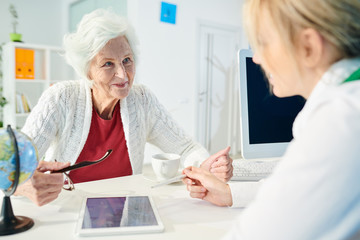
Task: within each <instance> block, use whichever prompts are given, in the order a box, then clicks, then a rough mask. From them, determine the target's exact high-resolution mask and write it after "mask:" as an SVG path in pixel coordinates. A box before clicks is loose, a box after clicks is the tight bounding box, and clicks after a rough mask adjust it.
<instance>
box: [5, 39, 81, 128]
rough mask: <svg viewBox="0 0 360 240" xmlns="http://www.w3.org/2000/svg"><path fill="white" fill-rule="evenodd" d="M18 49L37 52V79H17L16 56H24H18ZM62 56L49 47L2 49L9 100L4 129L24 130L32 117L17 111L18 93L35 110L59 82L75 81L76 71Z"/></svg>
mask: <svg viewBox="0 0 360 240" xmlns="http://www.w3.org/2000/svg"><path fill="white" fill-rule="evenodd" d="M19 48H22V49H29V50H33V51H34V54H33V58H34V59H33V64H34V67H33V71H34V79H19V78H16V69H17V68H16V66H17V65H16V64H17V63H16V56H20V57H21V55H16V53H19V51H16V49H19ZM61 53H63V50H62V48H60V47H56V46H48V45H39V44H28V43H17V42H9V43H7V44H5V45H4V46H3V53H2V54H3V55H2V59H3V95H4V97H5V98H6V99H7V100H8V103H7V104H6V105H5V106H4V109H3V120H4V126H6V125H8V124H10V125H12V126H13V127H17V128H21V127H22V126H23V125H24V123H25V121H26V118H27V117H28V116H29V114H30V113H17V112H16V102H17V101H16V100H17V97H16V95H17V94H23V95H24V96H25V97H26V99H27V101H28V103H29V105H30V108H32V107H34V106H35V104H36V103H37V102H38V100H39V98H40V97H41V95H42V93H43V92H44V91H45V90H46V89H47V88H48V87H50V86H51V85H52V84H54V83H55V82H58V81H59V80H60V79H62V80H69V79H74V71H72V69H71V67H70V66H69V65H68V64H67V63H66V61H65V59H64V58H63V57H62V55H61ZM19 59H20V58H19ZM19 59H18V60H19ZM20 62H21V61H20ZM25 63H26V62H25Z"/></svg>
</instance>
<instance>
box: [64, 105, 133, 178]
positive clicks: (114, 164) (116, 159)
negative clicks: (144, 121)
mask: <svg viewBox="0 0 360 240" xmlns="http://www.w3.org/2000/svg"><path fill="white" fill-rule="evenodd" d="M108 149H112V150H113V151H112V153H111V154H110V156H109V157H107V158H106V159H105V160H104V161H102V162H100V163H98V164H95V165H91V166H87V167H83V168H79V169H76V170H73V171H70V174H69V177H70V179H71V180H72V181H73V183H80V182H88V181H94V180H100V179H106V178H114V177H122V176H128V175H131V174H132V168H131V163H130V159H129V154H128V149H127V146H126V140H125V134H124V129H123V124H122V121H121V115H120V104H116V106H115V109H114V113H113V118H112V119H110V120H104V119H102V118H101V117H100V116H99V115H98V114H97V112H96V111H95V109H94V108H93V112H92V118H91V126H90V131H89V135H88V138H87V140H86V143H85V146H84V148H83V150H82V151H81V153H80V156H79V157H78V159H77V160H76V163H79V162H82V161H86V160H90V161H92V160H97V159H99V158H101V157H102V156H104V154H105V153H106V151H107V150H108Z"/></svg>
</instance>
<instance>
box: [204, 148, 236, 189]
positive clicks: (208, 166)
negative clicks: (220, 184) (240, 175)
mask: <svg viewBox="0 0 360 240" xmlns="http://www.w3.org/2000/svg"><path fill="white" fill-rule="evenodd" d="M229 151H230V147H227V148H225V149H223V150H221V151H219V152H217V153H215V154H214V155H212V156H210V157H209V158H208V159H206V160H205V161H204V162H203V163H202V164H201V166H200V168H203V169H205V170H208V171H209V172H211V173H212V174H213V175H215V176H216V177H217V178H218V179H220V180H222V181H224V182H227V181H229V180H230V179H231V177H232V176H233V166H232V161H233V160H232V159H231V158H230V157H229Z"/></svg>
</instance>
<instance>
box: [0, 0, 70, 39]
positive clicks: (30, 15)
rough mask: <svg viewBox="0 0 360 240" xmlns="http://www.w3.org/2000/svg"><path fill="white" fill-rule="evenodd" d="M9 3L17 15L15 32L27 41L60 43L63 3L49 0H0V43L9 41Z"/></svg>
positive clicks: (10, 27)
mask: <svg viewBox="0 0 360 240" xmlns="http://www.w3.org/2000/svg"><path fill="white" fill-rule="evenodd" d="M10 3H13V4H14V5H15V7H16V10H17V13H18V15H19V18H18V21H19V24H18V27H17V32H18V33H21V34H22V35H23V36H22V39H23V41H24V42H27V43H35V44H46V45H61V42H62V35H63V31H64V27H65V26H63V24H64V21H63V20H64V18H63V15H64V13H63V3H62V1H49V0H31V1H29V0H1V1H0V43H2V42H9V41H10V39H9V33H10V32H12V25H11V20H12V18H11V15H10V13H9V11H8V9H9V5H10Z"/></svg>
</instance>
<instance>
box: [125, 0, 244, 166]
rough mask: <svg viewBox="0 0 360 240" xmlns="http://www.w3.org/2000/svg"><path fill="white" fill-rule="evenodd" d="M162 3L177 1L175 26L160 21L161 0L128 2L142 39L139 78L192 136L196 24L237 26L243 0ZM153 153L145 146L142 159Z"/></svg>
mask: <svg viewBox="0 0 360 240" xmlns="http://www.w3.org/2000/svg"><path fill="white" fill-rule="evenodd" d="M166 2H169V3H172V4H176V5H177V18H176V24H175V25H173V24H168V23H163V22H160V7H161V1H160V0H131V1H128V17H129V18H130V21H131V22H132V23H133V25H134V26H135V29H136V30H137V34H138V36H139V40H140V62H139V66H138V70H137V81H138V82H140V83H143V84H145V85H147V86H149V87H150V89H151V90H152V91H153V92H155V94H156V96H157V97H158V98H159V100H160V102H161V103H163V104H164V105H165V107H166V108H167V109H168V110H169V111H170V112H171V113H172V115H173V117H174V118H175V119H176V120H177V122H178V123H179V124H180V125H181V126H182V127H183V128H184V129H185V131H186V132H187V133H188V134H190V135H191V136H192V137H193V138H196V117H197V113H196V104H197V85H198V79H199V25H200V23H209V24H212V25H219V26H225V27H226V26H229V27H236V28H241V26H242V24H241V6H242V0H196V1H193V0H187V1H184V0H183V1H180V0H172V1H166ZM240 45H241V44H240ZM242 45H243V44H242ZM224 144H226V143H224ZM156 152H159V150H158V149H156V148H154V147H153V146H149V145H147V149H146V151H145V162H146V161H149V159H150V157H149V156H150V155H151V154H153V153H156Z"/></svg>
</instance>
